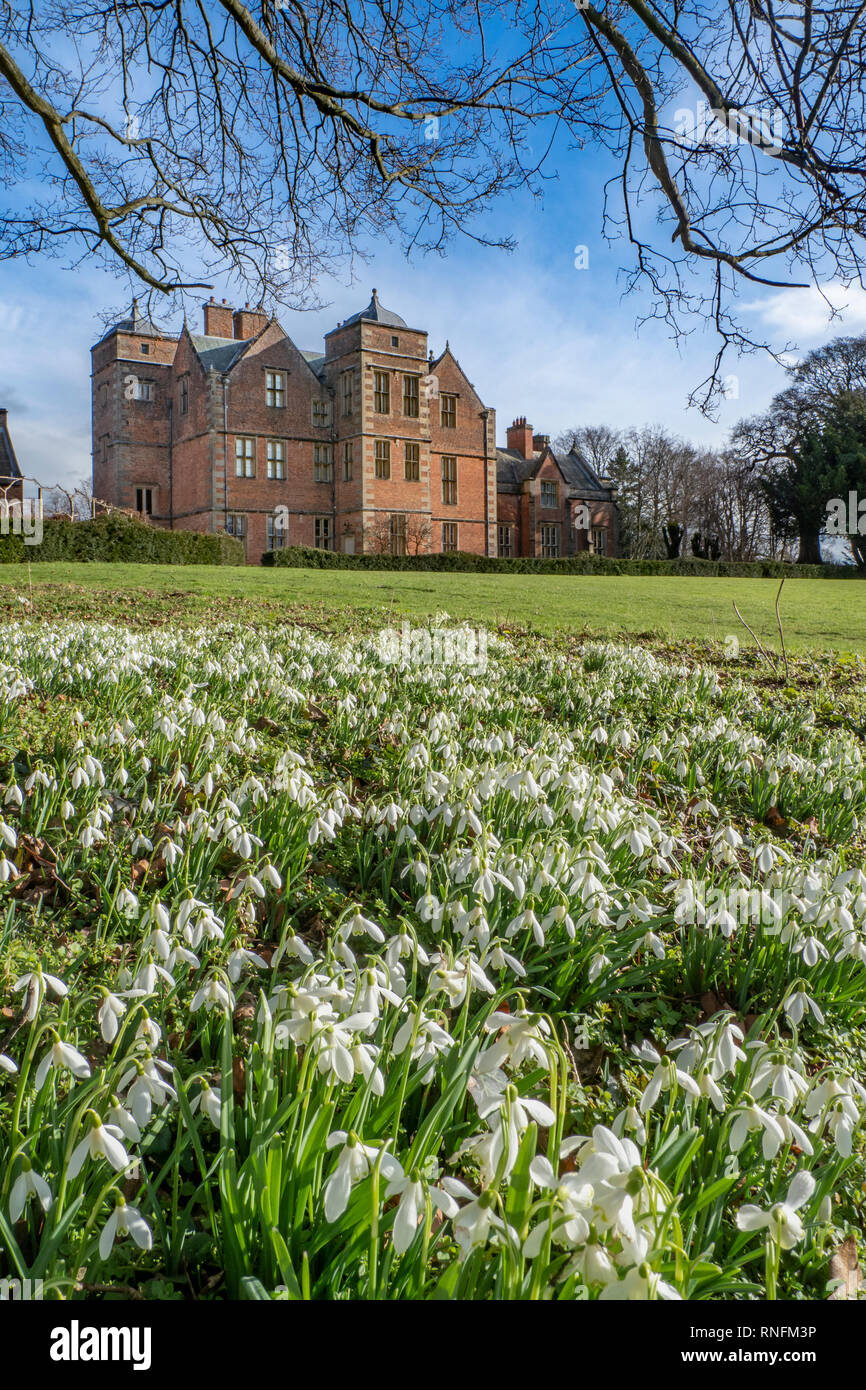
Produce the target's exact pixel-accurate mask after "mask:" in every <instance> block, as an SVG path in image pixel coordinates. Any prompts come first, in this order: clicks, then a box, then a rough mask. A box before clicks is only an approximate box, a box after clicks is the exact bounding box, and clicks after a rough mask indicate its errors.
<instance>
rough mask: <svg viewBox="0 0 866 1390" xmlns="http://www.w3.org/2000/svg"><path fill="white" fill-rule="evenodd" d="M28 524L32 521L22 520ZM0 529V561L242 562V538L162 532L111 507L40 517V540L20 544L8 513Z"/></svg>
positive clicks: (197, 563) (226, 563) (220, 533)
mask: <svg viewBox="0 0 866 1390" xmlns="http://www.w3.org/2000/svg"><path fill="white" fill-rule="evenodd" d="M27 525H28V527H29V526H32V522H30V523H27ZM2 529H3V530H4V531H6V530H8V534H6V535H2V534H0V564H6V565H9V564H17V563H20V562H22V561H27V560H30V561H32V562H33V563H34V564H35V563H37V562H39V561H42V562H45V561H49V560H70V561H108V562H109V563H112V564H129V565H142V564H149V565H243V564H244V563H245V555H244V546H243V542H242V541H239V540H236V539H235V538H234V537H233V536H226V535H225V534H224V533H223V532H219V533H218V534H217V535H205V534H204V533H203V532H200V531H164V530H163V529H162V528H161V527H159V526H151V525H150V524H149V523H148V522H146V521H139V520H137V519H135V518H133V517H128V516H126V515H124V513H123V512H111V513H108V514H107V515H104V516H98V517H96V518H95V519H94V520H93V521H70V520H69V518H68V517H49V518H46V520H45V521H44V522H43V535H42V541H41V543H40V544H39V545H25V543H24V536H23V535H16V534H15V533H14V531H13V530H12V518H11V517H10V518H9V519H8V520H7V521H5V522H4V523H3V527H2Z"/></svg>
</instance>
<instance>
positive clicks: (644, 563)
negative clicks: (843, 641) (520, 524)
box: [262, 545, 860, 579]
mask: <svg viewBox="0 0 866 1390" xmlns="http://www.w3.org/2000/svg"><path fill="white" fill-rule="evenodd" d="M262 564H263V565H288V566H290V567H293V568H303V569H345V570H415V571H422V572H423V571H434V570H447V571H452V572H453V571H457V572H460V571H474V572H476V573H481V574H638V575H694V576H705V577H707V578H727V579H782V578H790V579H855V578H857V577H858V576H859V575H860V571H859V570H857V569H856V568H855V567H854V566H853V565H830V564H827V565H789V564H783V563H782V562H781V561H779V560H752V561H746V560H742V561H727V560H697V559H691V558H689V559H682V560H615V559H611V558H609V557H608V556H606V555H592V554H590V553H589V551H583V552H582V553H581V554H580V555H570V556H568V557H566V558H564V559H561V560H542V559H538V558H534V557H532V558H523V559H514V560H506V559H502V558H501V557H499V556H492V555H471V554H469V553H468V552H467V551H451V552H449V553H448V554H444V555H343V554H342V553H341V552H339V551H336V550H316V549H313V548H312V547H311V546H301V545H296V546H289V547H287V548H286V549H285V550H266V551H265V553H264V555H263V556H262Z"/></svg>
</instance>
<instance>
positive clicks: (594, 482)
mask: <svg viewBox="0 0 866 1390" xmlns="http://www.w3.org/2000/svg"><path fill="white" fill-rule="evenodd" d="M551 452H552V450H551ZM554 457H555V459H556V462H557V463H558V464H559V471H560V473H561V474H562V476H563V477H564V478H565V480H566V482H567V483H568V486H569V489H570V490H571V489H573V490H574V491H576V492H581V493H593V492H595V493H602V494H604V495H606V496H607V495H612V493H611V489H610V488H609V487H606V486H605V484H604V483H603V482H602V481H601V478H600V477H599V476H598V474H597V473H596V472H595V470H594V469H593V468H591V467H590V465H589V463H588V462H587V460H586V459H585V458H584V457H583V455H582V454H579V453H578V452H577V451H576V450H575V448H574V446H573V445H572V447H571V449H570V450H569V452H568V453H567V454H562V453H560V454H555V455H554Z"/></svg>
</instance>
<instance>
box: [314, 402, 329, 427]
mask: <svg viewBox="0 0 866 1390" xmlns="http://www.w3.org/2000/svg"><path fill="white" fill-rule="evenodd" d="M330 423H331V402H330V401H313V424H314V425H319V426H321V425H330Z"/></svg>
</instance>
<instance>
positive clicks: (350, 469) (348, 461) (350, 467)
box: [343, 439, 355, 483]
mask: <svg viewBox="0 0 866 1390" xmlns="http://www.w3.org/2000/svg"><path fill="white" fill-rule="evenodd" d="M354 476H355V441H354V439H347V440H346V442H345V444H344V445H343V482H344V483H350V482H351V481H352V479H353V478H354Z"/></svg>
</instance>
